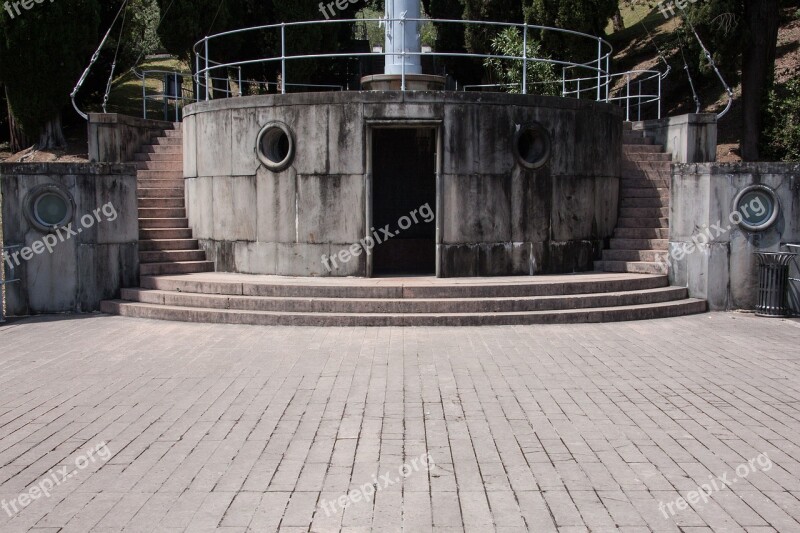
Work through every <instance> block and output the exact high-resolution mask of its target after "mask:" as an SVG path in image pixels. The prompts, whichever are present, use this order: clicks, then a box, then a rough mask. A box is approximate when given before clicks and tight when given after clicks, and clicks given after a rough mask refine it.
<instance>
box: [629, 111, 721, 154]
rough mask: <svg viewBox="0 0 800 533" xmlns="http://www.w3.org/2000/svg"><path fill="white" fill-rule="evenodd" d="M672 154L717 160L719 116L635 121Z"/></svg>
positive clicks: (690, 115) (635, 128)
mask: <svg viewBox="0 0 800 533" xmlns="http://www.w3.org/2000/svg"><path fill="white" fill-rule="evenodd" d="M633 129H634V131H638V130H644V131H645V132H646V133H647V135H648V136H650V137H653V139H655V141H656V144H660V145H661V146H663V147H664V148H665V149H666V151H667V152H669V153H671V154H672V158H673V161H675V162H676V163H712V162H714V161H716V160H717V116H716V115H714V114H708V113H704V114H695V113H690V114H688V115H680V116H677V117H667V118H662V119H658V120H645V121H642V122H634V123H633Z"/></svg>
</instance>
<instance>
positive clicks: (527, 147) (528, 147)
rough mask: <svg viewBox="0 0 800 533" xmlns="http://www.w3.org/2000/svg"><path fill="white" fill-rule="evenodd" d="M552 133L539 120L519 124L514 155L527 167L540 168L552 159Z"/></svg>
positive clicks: (515, 136)
mask: <svg viewBox="0 0 800 533" xmlns="http://www.w3.org/2000/svg"><path fill="white" fill-rule="evenodd" d="M550 150H551V143H550V133H548V131H547V130H546V129H545V127H544V126H542V125H541V124H539V123H538V122H534V123H533V124H526V125H523V126H517V133H516V134H515V135H514V155H516V157H517V160H518V161H519V163H520V164H521V165H522V166H524V167H526V168H532V169H536V168H540V167H542V166H544V165H545V163H547V161H548V160H549V159H550Z"/></svg>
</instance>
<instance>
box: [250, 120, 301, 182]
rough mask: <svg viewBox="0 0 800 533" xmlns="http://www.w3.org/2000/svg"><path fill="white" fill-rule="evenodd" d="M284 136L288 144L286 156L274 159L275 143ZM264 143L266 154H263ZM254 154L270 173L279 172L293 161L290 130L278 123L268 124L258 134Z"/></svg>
mask: <svg viewBox="0 0 800 533" xmlns="http://www.w3.org/2000/svg"><path fill="white" fill-rule="evenodd" d="M282 136H285V137H286V139H287V140H288V143H289V148H288V150H287V153H286V156H285V157H283V158H282V159H278V157H276V155H277V154H276V152H275V150H277V143H278V142H279V141H280V139H281V137H282ZM265 142H266V143H267V144H268V145H269V148H268V152H267V153H265ZM256 154H257V155H258V159H259V161H261V163H262V164H263V165H264V166H265V167H267V168H268V169H269V170H271V171H272V172H280V171H282V170H284V169H286V167H288V166H289V165H291V164H292V161H294V154H295V143H294V135H293V134H292V130H291V129H290V128H289V126H287V125H286V124H285V123H283V122H280V121H277V120H276V121H272V122H268V123H267V124H265V125H264V127H262V128H261V131H259V132H258V138H257V139H256Z"/></svg>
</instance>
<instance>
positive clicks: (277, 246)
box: [183, 92, 622, 277]
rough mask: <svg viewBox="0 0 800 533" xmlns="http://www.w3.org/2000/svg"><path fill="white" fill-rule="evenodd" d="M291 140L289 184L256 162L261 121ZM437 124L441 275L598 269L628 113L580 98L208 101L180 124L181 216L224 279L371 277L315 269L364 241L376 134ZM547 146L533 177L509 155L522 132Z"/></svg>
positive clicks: (354, 95)
mask: <svg viewBox="0 0 800 533" xmlns="http://www.w3.org/2000/svg"><path fill="white" fill-rule="evenodd" d="M273 120H278V121H282V122H285V123H286V124H288V125H289V126H290V128H291V129H292V130H293V132H294V137H295V142H296V157H295V159H294V162H293V163H292V164H291V166H289V167H288V168H286V169H285V170H283V171H281V172H277V173H275V172H271V171H269V170H267V169H266V168H265V167H264V166H263V165H262V164H261V163H260V161H259V159H258V158H257V156H256V138H257V135H258V133H259V131H260V129H261V128H262V126H263V125H265V124H266V123H267V122H270V121H273ZM408 120H416V121H424V122H425V124H426V125H431V124H434V125H438V126H439V128H440V135H441V141H442V146H443V150H442V152H443V153H442V154H440V160H441V168H440V189H441V198H440V208H441V210H440V212H439V213H437V217H438V219H439V223H440V225H441V231H440V234H439V238H440V241H439V243H438V247H437V250H438V254H439V260H440V264H441V270H440V272H439V273H440V275H442V276H445V277H449V276H476V275H515V274H523V275H530V274H538V273H555V272H573V271H582V270H591V269H592V261H593V259H595V258H597V257H599V254H600V251H601V250H602V248H603V246H604V240H605V239H607V238H608V237H609V236H610V235H611V233H612V232H613V229H614V227H615V225H616V218H617V204H618V196H619V175H620V157H621V142H622V115H621V111H620V110H619V109H618V108H616V107H615V106H610V105H606V104H599V103H595V102H588V101H579V100H574V99H563V98H549V97H538V96H521V95H504V94H486V93H483V94H477V93H452V92H406V93H400V92H342V93H314V94H293V95H266V96H252V97H244V98H231V99H225V100H218V101H211V102H200V103H197V104H193V105H191V106H188V107H187V108H186V110H185V113H184V123H183V138H184V173H185V176H186V180H187V181H186V196H187V211H188V216H189V221H190V225H191V226H192V229H193V230H194V235H195V237H196V238H198V239H200V241H201V243H202V244H203V246H204V248H205V249H206V250H207V252H208V254H209V257H210V258H212V259H213V260H214V261H215V262H216V267H217V270H222V271H236V272H245V273H264V274H281V275H299V276H325V275H338V276H364V275H366V273H367V262H366V256H365V255H364V254H362V255H361V256H359V257H357V258H356V259H354V260H352V261H350V262H349V263H347V264H346V266H345V267H342V268H340V269H338V270H334V271H333V272H328V271H327V270H326V269H325V268H324V267H323V265H322V262H321V260H320V258H321V256H322V255H323V254H326V255H330V254H332V253H333V254H335V253H337V252H338V251H339V250H341V249H343V248H347V247H349V246H350V245H351V244H353V243H356V242H358V241H359V240H360V239H362V238H364V237H365V235H366V233H367V232H368V228H369V224H368V221H367V215H366V211H367V210H366V203H367V202H368V198H369V196H368V187H367V185H368V183H369V176H368V168H367V165H368V158H367V153H366V150H367V148H366V147H367V144H368V142H367V139H368V135H369V132H370V129H369V128H370V127H371V126H372V127H377V123H379V124H382V125H386V124H397V123H400V122H402V121H408ZM532 121H536V122H539V123H541V124H543V125H544V126H545V128H546V129H547V130H548V131H549V133H550V135H551V138H552V157H551V159H550V161H549V162H548V164H546V165H545V166H544V167H542V168H540V169H538V170H530V169H527V168H525V167H523V166H522V165H520V164H519V163H518V162H517V160H516V159H515V157H514V156H513V154H512V144H513V139H514V134H515V129H516V125H518V124H524V123H527V122H532Z"/></svg>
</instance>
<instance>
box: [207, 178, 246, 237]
mask: <svg viewBox="0 0 800 533" xmlns="http://www.w3.org/2000/svg"><path fill="white" fill-rule="evenodd" d="M212 198H213V206H214V215H213V216H214V232H213V236H214V238H215V239H216V240H232V241H238V240H246V241H254V240H255V239H256V220H257V211H256V206H257V202H256V178H255V176H217V177H214V178H213V180H212Z"/></svg>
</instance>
